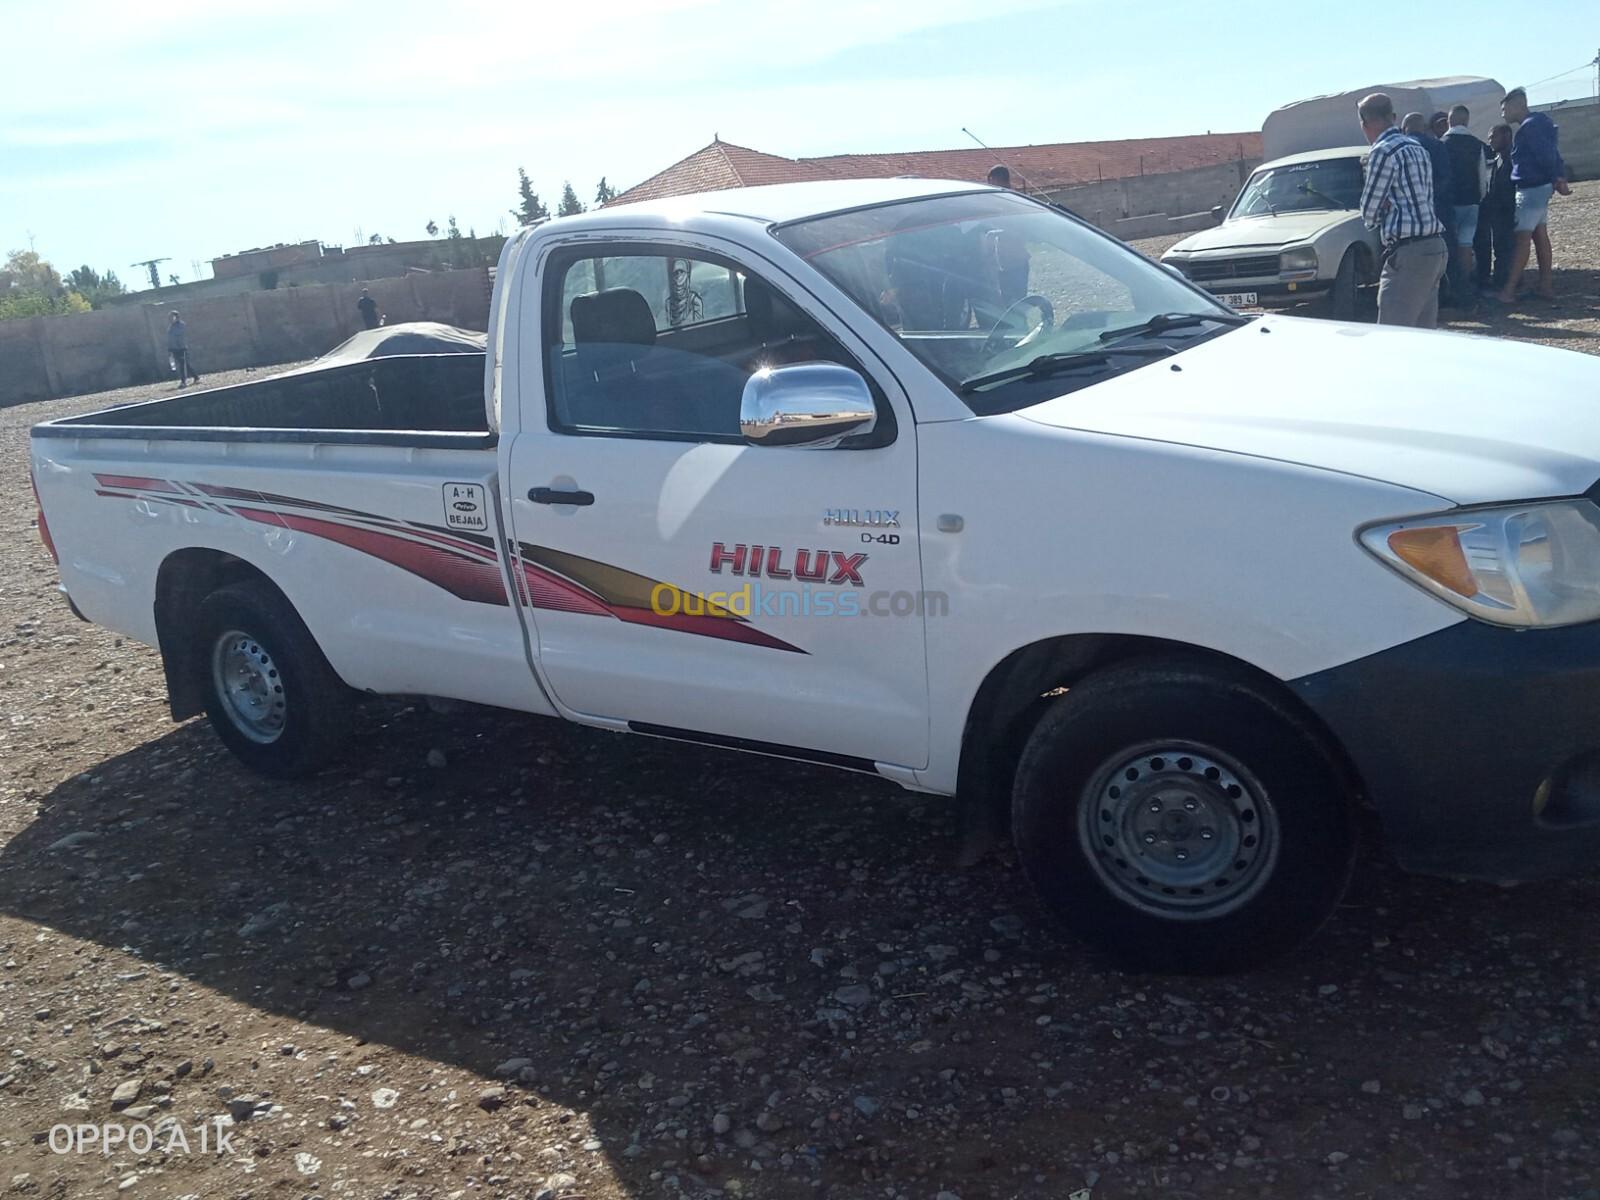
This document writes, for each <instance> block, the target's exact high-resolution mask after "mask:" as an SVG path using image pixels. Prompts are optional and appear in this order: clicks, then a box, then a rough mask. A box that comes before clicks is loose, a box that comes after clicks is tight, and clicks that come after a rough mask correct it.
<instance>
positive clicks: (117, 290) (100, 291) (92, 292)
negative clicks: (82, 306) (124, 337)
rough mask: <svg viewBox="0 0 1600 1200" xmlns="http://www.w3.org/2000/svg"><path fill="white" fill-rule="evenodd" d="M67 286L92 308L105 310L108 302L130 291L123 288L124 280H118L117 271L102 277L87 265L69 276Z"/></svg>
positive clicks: (108, 272)
mask: <svg viewBox="0 0 1600 1200" xmlns="http://www.w3.org/2000/svg"><path fill="white" fill-rule="evenodd" d="M66 284H67V287H68V288H70V289H71V290H72V291H74V292H76V293H77V294H78V295H80V296H82V297H83V298H84V299H85V300H87V301H88V302H89V306H90V307H91V308H104V307H105V305H106V301H108V300H110V299H112V298H113V297H115V296H122V295H126V294H127V291H128V289H127V288H125V287H123V286H122V280H120V279H118V278H117V273H116V272H115V271H107V272H106V273H105V274H104V275H102V274H100V272H98V271H96V270H95V269H94V268H92V267H90V266H89V265H88V264H87V263H85V264H84V265H83V266H81V267H79V268H78V269H77V270H75V271H73V272H72V273H71V274H70V275H68V276H67V279H66Z"/></svg>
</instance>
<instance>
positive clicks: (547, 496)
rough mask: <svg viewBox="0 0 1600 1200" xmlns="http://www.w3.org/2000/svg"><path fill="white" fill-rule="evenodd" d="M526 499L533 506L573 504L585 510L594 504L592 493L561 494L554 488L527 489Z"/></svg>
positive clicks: (561, 492) (574, 492)
mask: <svg viewBox="0 0 1600 1200" xmlns="http://www.w3.org/2000/svg"><path fill="white" fill-rule="evenodd" d="M528 499H529V500H532V501H533V502H534V503H535V504H575V505H577V506H578V507H579V508H587V507H588V506H589V505H591V504H593V503H594V493H593V492H577V491H573V492H563V491H559V490H557V489H556V488H547V487H536V488H529V489H528Z"/></svg>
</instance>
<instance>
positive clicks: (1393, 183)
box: [1356, 92, 1449, 329]
mask: <svg viewBox="0 0 1600 1200" xmlns="http://www.w3.org/2000/svg"><path fill="white" fill-rule="evenodd" d="M1356 112H1357V114H1358V115H1359V116H1360V118H1361V132H1362V133H1364V134H1366V137H1367V141H1368V142H1370V143H1371V145H1372V153H1371V154H1370V155H1368V157H1367V182H1366V187H1365V188H1363V189H1362V192H1361V219H1362V220H1363V221H1364V222H1366V224H1367V227H1368V228H1370V229H1376V230H1378V233H1379V236H1380V237H1381V238H1382V240H1383V272H1382V274H1381V275H1380V276H1379V279H1378V324H1380V325H1414V326H1416V327H1417V328H1419V329H1432V328H1433V327H1434V326H1435V325H1437V324H1438V323H1439V279H1440V277H1441V276H1442V275H1443V274H1444V269H1445V265H1446V263H1447V262H1448V261H1449V257H1448V252H1447V251H1446V249H1445V244H1444V238H1443V234H1444V226H1442V225H1441V224H1440V223H1439V218H1438V215H1437V214H1436V213H1435V211H1434V204H1433V165H1432V163H1431V162H1430V161H1429V157H1428V152H1427V151H1426V150H1424V149H1423V148H1422V146H1421V145H1419V144H1418V143H1417V142H1416V141H1415V139H1413V138H1409V137H1407V136H1406V135H1405V134H1403V133H1401V132H1400V131H1399V130H1398V129H1396V128H1395V123H1394V102H1393V101H1392V100H1390V99H1389V97H1388V96H1386V95H1385V94H1384V93H1382V92H1373V93H1372V95H1370V96H1368V97H1366V98H1365V99H1364V100H1362V101H1361V103H1360V104H1359V105H1357V106H1356Z"/></svg>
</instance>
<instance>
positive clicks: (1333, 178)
mask: <svg viewBox="0 0 1600 1200" xmlns="http://www.w3.org/2000/svg"><path fill="white" fill-rule="evenodd" d="M1360 205H1361V160H1360V159H1359V158H1324V159H1319V160H1318V161H1316V162H1302V163H1290V164H1289V165H1288V166H1283V167H1267V168H1264V169H1263V170H1260V171H1257V172H1256V173H1255V174H1254V175H1252V176H1250V180H1249V182H1248V183H1246V184H1245V185H1244V191H1242V192H1240V193H1239V198H1238V199H1237V200H1235V201H1234V202H1233V211H1232V212H1230V213H1229V214H1228V216H1229V217H1230V218H1235V217H1267V216H1280V215H1282V214H1283V213H1289V212H1308V211H1311V210H1313V209H1323V210H1327V209H1330V208H1358V207H1360Z"/></svg>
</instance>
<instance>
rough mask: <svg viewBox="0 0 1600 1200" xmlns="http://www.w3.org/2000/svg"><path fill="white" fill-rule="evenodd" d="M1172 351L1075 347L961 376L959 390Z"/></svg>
mask: <svg viewBox="0 0 1600 1200" xmlns="http://www.w3.org/2000/svg"><path fill="white" fill-rule="evenodd" d="M1176 353H1177V351H1176V350H1174V349H1173V348H1172V347H1171V346H1101V347H1100V348H1099V349H1098V350H1075V351H1073V352H1072V353H1070V354H1041V355H1039V357H1038V358H1034V359H1030V360H1029V361H1027V362H1025V363H1019V364H1018V365H1017V366H1014V367H1006V368H1004V369H1002V370H999V371H990V372H988V373H987V374H984V375H974V376H973V377H972V378H971V379H963V380H962V381H961V391H962V393H963V394H966V393H969V392H976V391H978V390H979V389H981V388H986V387H988V386H990V385H991V384H996V383H1005V382H1007V381H1009V380H1012V379H1024V378H1032V379H1044V378H1046V377H1047V376H1050V375H1055V374H1057V373H1059V372H1061V371H1071V370H1073V369H1075V368H1077V367H1103V366H1105V365H1106V364H1107V363H1109V362H1111V360H1112V359H1115V358H1165V357H1166V356H1167V355H1169V354H1176Z"/></svg>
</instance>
